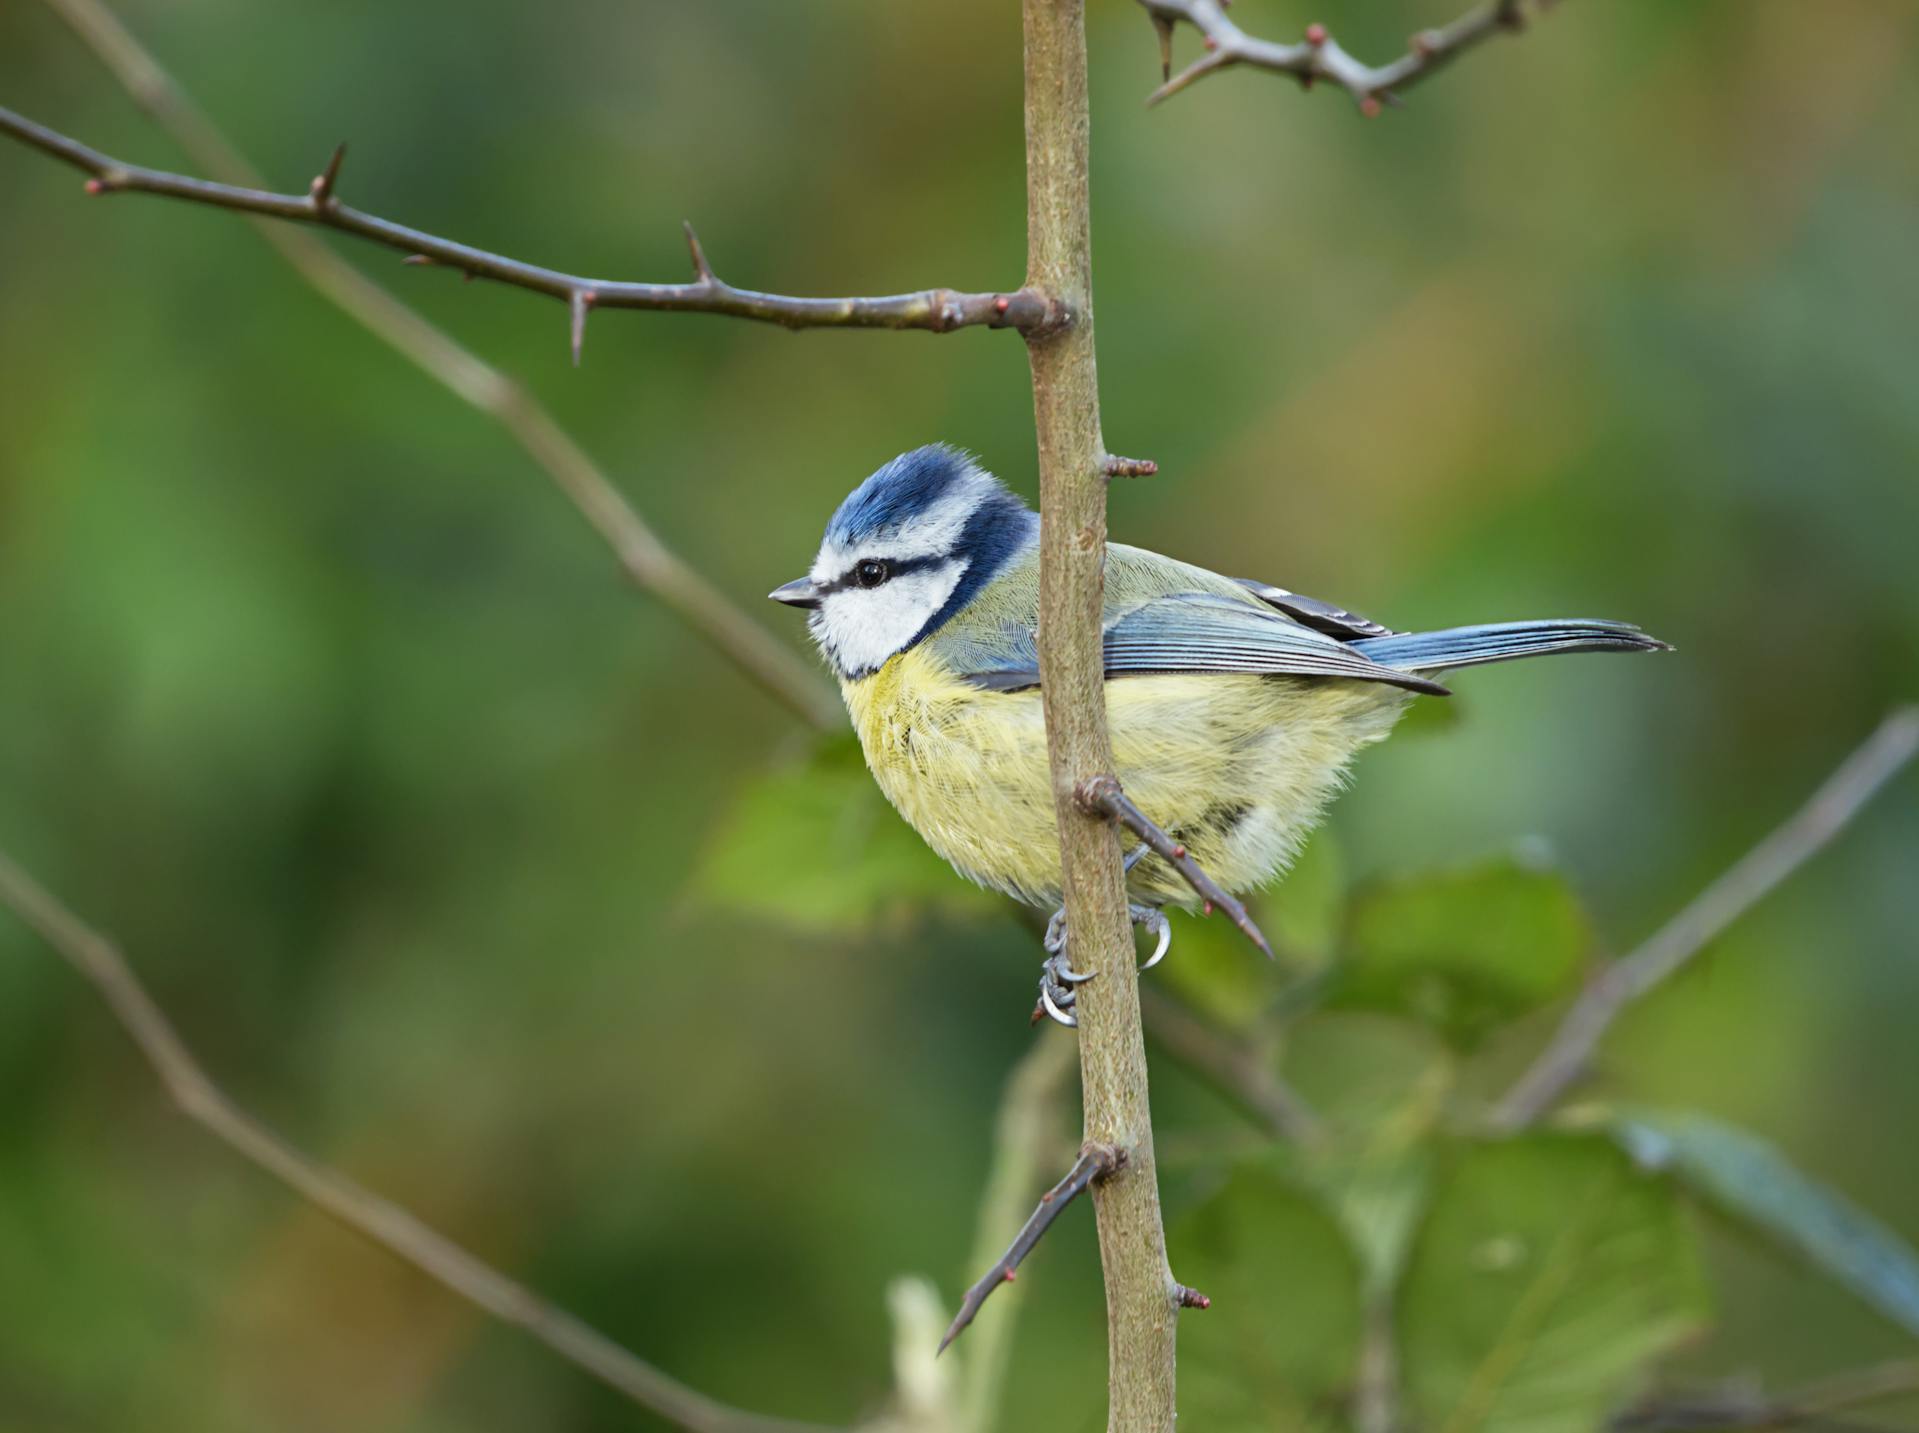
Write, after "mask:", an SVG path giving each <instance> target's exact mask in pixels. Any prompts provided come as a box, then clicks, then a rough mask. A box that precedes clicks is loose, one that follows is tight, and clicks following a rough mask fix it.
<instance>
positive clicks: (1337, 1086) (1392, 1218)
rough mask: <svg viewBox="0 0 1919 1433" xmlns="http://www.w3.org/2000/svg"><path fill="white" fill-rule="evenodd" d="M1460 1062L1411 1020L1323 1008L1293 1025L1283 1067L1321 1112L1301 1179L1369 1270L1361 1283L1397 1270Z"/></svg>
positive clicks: (1375, 1284) (1371, 1284) (1380, 1280)
mask: <svg viewBox="0 0 1919 1433" xmlns="http://www.w3.org/2000/svg"><path fill="white" fill-rule="evenodd" d="M1456 1066H1457V1061H1456V1059H1455V1057H1454V1056H1453V1054H1452V1052H1451V1051H1450V1050H1448V1049H1447V1048H1446V1046H1445V1045H1444V1044H1443V1043H1442V1042H1441V1041H1440V1039H1439V1037H1438V1036H1436V1035H1434V1034H1433V1033H1432V1032H1431V1031H1429V1030H1427V1029H1426V1028H1425V1027H1423V1026H1420V1025H1415V1024H1413V1023H1412V1022H1411V1021H1408V1020H1400V1019H1395V1018H1392V1017H1388V1016H1382V1015H1374V1014H1370V1013H1364V1012H1341V1011H1330V1012H1321V1013H1319V1014H1316V1015H1311V1016H1308V1017H1307V1018H1305V1019H1303V1020H1301V1021H1299V1022H1298V1023H1297V1024H1295V1025H1294V1026H1293V1027H1292V1029H1291V1031H1290V1033H1289V1035H1288V1038H1287V1042H1286V1058H1285V1064H1284V1070H1283V1072H1284V1073H1285V1075H1286V1076H1287V1078H1288V1079H1289V1080H1291V1082H1292V1083H1293V1085H1294V1087H1295V1088H1296V1089H1297V1090H1298V1091H1299V1093H1300V1095H1301V1097H1302V1098H1303V1099H1304V1100H1305V1101H1306V1103H1307V1104H1308V1105H1309V1106H1310V1107H1311V1108H1312V1109H1313V1111H1314V1112H1315V1113H1316V1114H1317V1115H1318V1116H1319V1119H1320V1124H1321V1128H1322V1133H1323V1135H1324V1140H1323V1142H1321V1143H1320V1144H1318V1145H1317V1146H1315V1147H1313V1148H1311V1149H1310V1150H1307V1151H1304V1152H1302V1156H1301V1158H1300V1161H1299V1165H1298V1170H1299V1175H1300V1178H1301V1179H1302V1180H1304V1181H1305V1182H1306V1183H1307V1184H1309V1185H1311V1186H1312V1188H1314V1189H1315V1190H1317V1191H1318V1192H1319V1193H1320V1194H1321V1196H1322V1197H1323V1198H1324V1199H1325V1201H1326V1203H1327V1207H1328V1208H1330V1209H1331V1210H1332V1212H1333V1215H1334V1217H1335V1218H1337V1219H1338V1220H1339V1222H1340V1225H1341V1227H1342V1228H1343V1229H1344V1230H1345V1231H1346V1237H1347V1239H1348V1240H1350V1241H1351V1243H1352V1245H1353V1248H1354V1249H1355V1250H1357V1251H1358V1253H1359V1255H1360V1259H1361V1261H1362V1263H1363V1264H1364V1265H1365V1269H1366V1283H1367V1287H1368V1289H1370V1290H1372V1291H1374V1292H1383V1291H1385V1290H1387V1289H1390V1288H1391V1287H1392V1286H1393V1285H1394V1284H1395V1283H1396V1282H1397V1281H1398V1278H1399V1273H1400V1269H1401V1267H1402V1265H1403V1264H1404V1261H1405V1256H1406V1250H1407V1246H1408V1244H1409V1242H1410V1240H1411V1238H1412V1233H1413V1229H1414V1227H1415V1225H1416V1224H1417V1222H1418V1220H1419V1217H1420V1215H1421V1214H1422V1213H1423V1212H1424V1210H1425V1206H1426V1198H1427V1194H1428V1191H1429V1189H1430V1186H1431V1183H1432V1174H1433V1160H1432V1136H1433V1132H1434V1130H1435V1128H1436V1127H1437V1125H1438V1122H1439V1119H1440V1117H1441V1116H1442V1115H1443V1114H1444V1112H1445V1108H1446V1100H1447V1096H1448V1095H1449V1094H1450V1092H1451V1090H1452V1088H1453V1081H1454V1076H1455V1071H1456Z"/></svg>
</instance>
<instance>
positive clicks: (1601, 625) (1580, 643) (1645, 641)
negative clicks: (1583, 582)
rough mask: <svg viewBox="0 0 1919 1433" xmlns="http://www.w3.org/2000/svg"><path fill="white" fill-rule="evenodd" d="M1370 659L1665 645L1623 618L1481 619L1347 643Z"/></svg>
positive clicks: (1411, 667) (1435, 665) (1417, 663)
mask: <svg viewBox="0 0 1919 1433" xmlns="http://www.w3.org/2000/svg"><path fill="white" fill-rule="evenodd" d="M1351 646H1352V647H1353V649H1354V650H1355V651H1359V652H1364V653H1365V654H1366V655H1367V656H1368V657H1370V658H1372V659H1373V660H1374V661H1375V662H1380V663H1382V664H1384V665H1385V666H1388V667H1402V668H1404V669H1406V670H1407V671H1412V672H1436V671H1441V670H1444V669H1446V668H1451V667H1477V666H1481V665H1483V664H1484V663H1487V662H1510V661H1514V660H1516V659H1518V658H1520V657H1539V656H1544V655H1545V654H1547V653H1548V652H1664V651H1670V650H1671V649H1670V648H1669V647H1668V646H1667V644H1666V643H1664V642H1661V641H1659V640H1658V639H1657V638H1655V637H1648V636H1647V635H1646V634H1645V633H1644V632H1642V631H1640V630H1639V629H1638V628H1637V627H1634V626H1632V625H1631V624H1630V623H1627V622H1597V621H1587V620H1581V619H1573V620H1568V621H1563V622H1555V621H1543V622H1487V623H1483V624H1481V625H1479V626H1476V627H1447V628H1445V629H1444V630H1443V631H1438V632H1396V633H1394V634H1393V635H1392V636H1390V637H1367V638H1365V639H1364V640H1362V641H1358V642H1354V643H1352V644H1351Z"/></svg>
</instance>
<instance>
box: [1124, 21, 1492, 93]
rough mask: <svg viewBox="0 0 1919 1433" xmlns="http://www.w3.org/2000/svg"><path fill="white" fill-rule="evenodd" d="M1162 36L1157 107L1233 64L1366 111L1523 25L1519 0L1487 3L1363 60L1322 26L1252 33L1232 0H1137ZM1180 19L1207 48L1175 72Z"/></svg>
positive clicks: (1156, 91)
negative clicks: (1327, 84)
mask: <svg viewBox="0 0 1919 1433" xmlns="http://www.w3.org/2000/svg"><path fill="white" fill-rule="evenodd" d="M1139 3H1140V4H1142V5H1144V6H1145V7H1146V11H1147V13H1148V14H1150V15H1151V16H1152V17H1153V23H1154V24H1155V25H1156V26H1157V27H1158V29H1159V33H1160V55H1161V59H1162V63H1163V69H1164V71H1165V80H1166V82H1165V83H1164V84H1162V85H1161V86H1160V87H1159V88H1158V89H1156V90H1154V91H1153V92H1152V94H1150V95H1148V96H1147V99H1146V102H1147V103H1148V104H1158V103H1159V102H1160V101H1161V100H1163V99H1166V98H1168V97H1169V96H1172V95H1176V94H1178V93H1179V92H1180V91H1181V90H1183V89H1185V88H1186V87H1187V86H1188V85H1190V84H1192V83H1194V82H1195V81H1197V80H1203V79H1205V78H1206V77H1207V76H1208V75H1211V74H1216V73H1218V72H1219V71H1221V70H1225V69H1230V68H1232V67H1233V66H1234V65H1251V66H1252V67H1254V68H1255V69H1261V70H1272V71H1274V72H1276V73H1278V74H1284V75H1292V76H1294V77H1295V78H1296V79H1298V80H1299V82H1300V84H1301V86H1303V87H1306V88H1310V87H1311V86H1312V84H1313V82H1314V81H1315V80H1322V79H1323V80H1330V81H1331V82H1332V83H1334V84H1336V85H1338V86H1340V87H1341V88H1342V89H1344V90H1345V91H1346V93H1347V94H1349V95H1351V96H1352V97H1353V100H1354V101H1355V102H1356V103H1357V104H1358V105H1359V108H1360V111H1361V113H1363V114H1366V115H1368V116H1371V115H1376V114H1378V113H1379V110H1380V106H1381V105H1382V104H1397V103H1398V102H1399V92H1400V91H1401V90H1405V89H1409V88H1410V87H1412V86H1413V85H1416V84H1418V83H1419V82H1420V81H1421V80H1423V79H1425V78H1426V77H1427V76H1428V75H1430V74H1432V73H1433V72H1434V71H1436V70H1439V69H1441V68H1443V67H1444V66H1445V65H1447V64H1449V63H1450V62H1451V61H1453V60H1454V59H1456V58H1458V57H1459V55H1461V54H1462V53H1464V52H1465V51H1466V50H1468V49H1471V48H1472V47H1473V46H1474V45H1477V44H1478V43H1479V42H1480V41H1482V40H1484V39H1487V38H1488V37H1489V36H1492V35H1496V34H1500V33H1502V32H1516V31H1518V30H1519V29H1521V28H1522V27H1523V25H1524V23H1525V16H1524V12H1523V10H1522V9H1521V5H1520V0H1489V3H1487V4H1484V5H1481V6H1479V7H1478V8H1476V9H1474V10H1472V11H1469V12H1468V13H1467V14H1465V15H1462V16H1461V17H1460V18H1459V19H1457V20H1455V21H1453V23H1452V24H1450V25H1445V26H1442V27H1441V28H1439V29H1437V30H1422V31H1421V32H1420V33H1419V34H1417V35H1414V36H1413V37H1412V40H1411V41H1410V42H1409V43H1408V45H1407V48H1406V53H1405V54H1403V55H1401V56H1400V57H1399V58H1398V59H1396V60H1393V61H1391V62H1389V63H1387V64H1384V65H1368V64H1363V63H1361V62H1360V61H1359V60H1356V59H1354V58H1353V57H1352V56H1351V55H1350V54H1348V53H1347V52H1346V51H1345V50H1344V49H1342V48H1341V47H1340V44H1339V41H1337V40H1335V39H1334V38H1333V37H1332V36H1331V35H1329V34H1327V33H1326V27H1325V26H1324V25H1309V26H1307V27H1306V35H1305V38H1304V39H1302V40H1300V41H1299V42H1298V43H1297V44H1293V45H1283V44H1280V43H1278V42H1276V41H1273V40H1261V39H1258V38H1256V37H1255V36H1252V35H1249V34H1247V33H1246V32H1245V31H1244V30H1242V29H1240V28H1239V26H1237V25H1235V24H1234V23H1233V22H1232V21H1231V20H1229V19H1227V18H1226V0H1139ZM1181 22H1184V23H1186V24H1188V25H1191V26H1192V27H1193V28H1194V29H1196V30H1198V31H1199V32H1200V35H1201V36H1202V37H1203V38H1204V40H1205V42H1206V53H1205V54H1204V55H1202V56H1201V57H1200V58H1199V59H1197V60H1195V61H1193V63H1192V64H1190V65H1188V66H1187V67H1186V68H1185V69H1183V70H1181V71H1180V72H1179V73H1178V74H1177V75H1175V74H1173V73H1172V34H1173V30H1174V28H1175V27H1176V26H1177V25H1178V24H1179V23H1181Z"/></svg>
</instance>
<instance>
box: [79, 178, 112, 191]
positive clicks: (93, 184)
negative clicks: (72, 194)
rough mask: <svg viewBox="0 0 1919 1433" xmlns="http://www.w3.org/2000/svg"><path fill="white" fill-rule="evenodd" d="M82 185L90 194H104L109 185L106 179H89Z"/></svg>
mask: <svg viewBox="0 0 1919 1433" xmlns="http://www.w3.org/2000/svg"><path fill="white" fill-rule="evenodd" d="M80 187H81V188H82V189H84V190H86V191H87V193H89V194H104V193H106V192H107V185H106V181H105V180H104V179H89V180H88V181H87V182H86V183H85V184H83V185H81V186H80Z"/></svg>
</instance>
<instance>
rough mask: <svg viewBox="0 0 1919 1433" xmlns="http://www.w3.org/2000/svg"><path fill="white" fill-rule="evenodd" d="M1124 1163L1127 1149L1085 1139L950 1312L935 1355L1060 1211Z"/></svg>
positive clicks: (960, 1330) (1006, 1279)
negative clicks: (1069, 1165) (1059, 1176)
mask: <svg viewBox="0 0 1919 1433" xmlns="http://www.w3.org/2000/svg"><path fill="white" fill-rule="evenodd" d="M1125 1165H1126V1151H1125V1150H1123V1149H1120V1148H1119V1147H1118V1146H1117V1145H1110V1144H1095V1143H1092V1142H1091V1141H1088V1142H1087V1144H1086V1145H1085V1146H1083V1147H1082V1148H1081V1150H1080V1152H1079V1158H1078V1159H1077V1160H1075V1161H1074V1162H1073V1167H1072V1168H1071V1169H1070V1170H1068V1171H1067V1172H1066V1177H1065V1178H1064V1179H1062V1180H1061V1181H1060V1182H1059V1183H1058V1184H1055V1185H1054V1186H1053V1187H1052V1188H1051V1189H1049V1190H1047V1191H1046V1193H1044V1194H1043V1195H1041V1196H1040V1201H1039V1205H1038V1207H1037V1208H1035V1209H1034V1210H1033V1212H1032V1214H1031V1216H1029V1217H1028V1219H1027V1221H1026V1223H1025V1224H1024V1225H1022V1226H1021V1227H1020V1231H1019V1233H1018V1234H1017V1235H1015V1236H1014V1238H1013V1242H1012V1243H1011V1244H1010V1245H1008V1246H1007V1250H1006V1252H1005V1253H1004V1254H1002V1255H1000V1257H999V1259H998V1260H997V1261H996V1262H995V1263H994V1265H993V1267H992V1268H990V1269H988V1270H987V1271H986V1272H985V1273H984V1274H982V1275H980V1277H979V1278H978V1279H977V1280H975V1281H974V1283H973V1286H972V1287H971V1288H970V1289H968V1290H967V1291H966V1295H965V1297H964V1298H962V1299H961V1300H960V1306H959V1312H958V1313H956V1314H954V1315H953V1322H952V1324H951V1325H950V1326H949V1327H948V1328H947V1330H946V1336H945V1337H944V1338H942V1339H941V1340H940V1346H939V1348H938V1350H937V1351H936V1355H935V1356H937V1354H940V1353H945V1352H946V1350H947V1349H948V1347H950V1346H951V1344H952V1342H953V1340H954V1339H956V1338H958V1337H959V1336H960V1335H961V1334H962V1333H964V1332H965V1331H966V1327H967V1325H968V1324H970V1323H972V1322H973V1319H974V1318H975V1317H976V1316H977V1315H978V1314H979V1311H980V1309H981V1308H982V1307H983V1306H984V1305H985V1303H986V1300H987V1298H988V1297H989V1296H990V1295H991V1294H992V1292H993V1291H994V1290H995V1289H997V1288H999V1287H1001V1286H1002V1285H1004V1284H1010V1283H1012V1282H1013V1281H1014V1276H1015V1273H1016V1271H1017V1270H1018V1269H1019V1266H1020V1263H1021V1261H1022V1260H1024V1259H1025V1258H1026V1256H1027V1255H1028V1254H1030V1253H1032V1252H1033V1248H1034V1246H1035V1245H1037V1244H1038V1243H1039V1241H1040V1240H1041V1239H1042V1238H1043V1237H1045V1234H1046V1231H1047V1230H1048V1229H1050V1228H1052V1226H1053V1221H1054V1220H1055V1219H1057V1218H1059V1216H1060V1212H1061V1211H1062V1210H1064V1209H1065V1208H1066V1206H1067V1205H1069V1204H1071V1203H1072V1202H1073V1201H1074V1200H1075V1199H1077V1198H1079V1196H1080V1195H1082V1194H1084V1193H1085V1192H1086V1191H1087V1190H1088V1189H1089V1188H1090V1187H1092V1186H1093V1185H1094V1184H1096V1183H1098V1182H1099V1181H1100V1180H1102V1179H1108V1178H1110V1177H1111V1176H1112V1175H1114V1174H1116V1173H1118V1172H1119V1171H1120V1170H1121V1169H1123V1168H1124V1167H1125Z"/></svg>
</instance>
